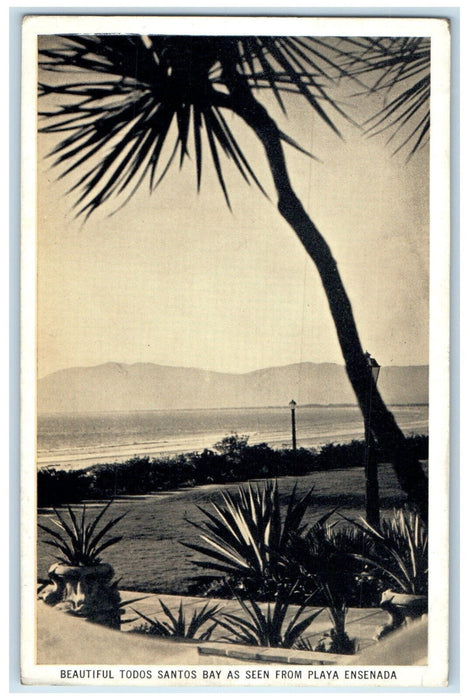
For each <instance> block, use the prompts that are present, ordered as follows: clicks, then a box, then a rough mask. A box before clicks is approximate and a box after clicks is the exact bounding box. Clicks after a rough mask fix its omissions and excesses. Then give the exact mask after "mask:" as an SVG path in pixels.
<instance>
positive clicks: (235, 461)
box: [37, 435, 428, 507]
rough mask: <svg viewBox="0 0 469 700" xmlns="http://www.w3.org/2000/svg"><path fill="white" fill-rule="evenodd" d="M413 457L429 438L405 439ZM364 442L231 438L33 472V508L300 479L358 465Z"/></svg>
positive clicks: (424, 456) (424, 452) (422, 454)
mask: <svg viewBox="0 0 469 700" xmlns="http://www.w3.org/2000/svg"><path fill="white" fill-rule="evenodd" d="M408 443H409V448H411V449H412V450H413V451H414V453H415V455H416V457H418V458H419V459H427V457H428V438H427V437H426V436H416V437H412V438H408ZM363 455H364V442H363V441H359V440H354V441H352V442H350V443H347V444H344V445H336V444H328V445H324V446H323V447H322V448H320V449H319V450H308V449H303V448H301V449H298V450H296V452H294V451H293V450H274V449H272V448H271V447H269V446H268V445H267V444H266V443H261V444H258V445H252V446H251V445H248V438H247V436H238V435H231V436H228V437H226V438H224V439H223V440H221V441H220V442H219V443H217V444H216V445H214V448H213V449H212V450H209V449H206V450H204V451H203V452H192V453H190V454H182V455H178V456H176V457H159V458H153V459H150V457H134V458H132V459H129V460H127V461H126V462H121V463H114V464H99V465H96V466H93V467H89V468H87V469H79V470H73V471H66V470H60V469H55V468H52V467H48V468H44V469H41V470H40V471H39V472H38V491H37V496H38V506H39V507H44V506H56V505H60V504H64V503H79V502H80V501H82V500H84V499H88V498H109V497H112V496H117V495H137V494H145V493H149V492H152V491H161V490H167V489H175V488H179V487H183V486H196V485H199V484H214V483H215V484H225V483H230V482H233V481H246V480H248V479H256V478H275V477H278V476H285V475H293V476H295V475H298V476H301V475H304V474H308V473H310V472H313V471H324V470H328V469H338V468H340V469H345V468H351V467H357V466H360V465H362V464H363Z"/></svg>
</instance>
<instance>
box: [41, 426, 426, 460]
mask: <svg viewBox="0 0 469 700" xmlns="http://www.w3.org/2000/svg"><path fill="white" fill-rule="evenodd" d="M402 430H403V432H404V434H405V435H406V436H407V437H408V436H412V435H418V434H428V422H427V421H419V422H417V421H414V422H413V424H412V426H409V427H407V428H406V427H405V426H402ZM225 436H226V434H223V435H221V434H219V433H216V434H212V435H207V434H205V435H204V436H201V437H200V438H197V437H196V436H188V437H187V438H186V439H185V440H184V439H181V438H179V439H177V438H176V439H172V440H160V441H156V442H154V443H153V442H152V443H140V444H132V445H121V446H118V445H116V446H109V447H102V448H97V449H96V450H93V451H90V450H86V452H83V451H79V450H76V451H75V450H73V451H70V452H68V453H67V452H66V453H64V451H63V450H61V451H60V452H59V451H57V454H51V453H47V454H44V453H41V451H39V452H38V456H37V460H36V465H37V469H49V468H54V469H64V470H68V471H69V470H73V469H87V468H89V467H92V466H96V465H99V464H118V463H122V462H126V461H128V460H129V459H133V458H134V457H135V458H137V457H138V458H143V457H149V458H150V459H154V458H169V457H176V456H179V455H185V454H190V453H192V452H202V451H203V450H204V449H213V445H214V444H215V443H216V442H217V441H218V440H220V439H222V438H223V437H225ZM262 437H267V438H269V436H258V438H256V435H255V434H254V435H251V436H250V438H251V439H252V441H251V440H250V443H249V444H250V445H251V446H254V445H256V444H261V443H264V442H266V443H267V444H268V445H269V447H271V448H272V449H274V450H282V449H291V436H290V435H289V434H287V433H286V434H284V435H281V436H275V437H272V438H271V439H262ZM354 440H364V435H363V430H356V429H354V428H350V429H349V430H343V431H341V432H340V433H337V432H335V431H334V432H332V431H331V432H330V433H329V432H328V433H324V432H323V433H321V435H309V436H304V435H303V436H302V435H301V434H300V435H299V436H297V447H298V449H302V448H303V449H309V450H312V449H319V448H321V447H323V446H324V445H327V444H330V443H333V444H340V445H345V444H348V443H350V442H352V441H354Z"/></svg>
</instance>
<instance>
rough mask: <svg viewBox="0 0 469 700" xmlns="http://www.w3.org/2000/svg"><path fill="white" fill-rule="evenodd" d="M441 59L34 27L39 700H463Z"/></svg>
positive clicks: (31, 355)
mask: <svg viewBox="0 0 469 700" xmlns="http://www.w3.org/2000/svg"><path fill="white" fill-rule="evenodd" d="M449 49H450V26H449V23H448V22H447V21H446V20H441V19H425V18H419V19H415V18H414V19H398V18H392V17H389V18H386V19H381V18H380V19H378V18H374V19H373V18H369V19H360V18H347V17H342V18H339V17H337V18H327V19H326V18H314V17H303V18H293V17H282V18H278V17H277V18H274V17H271V18H262V20H261V19H260V18H253V17H244V18H242V17H225V18H223V17H218V18H217V17H157V16H153V17H144V16H142V17H137V16H131V17H130V16H129V17H117V16H107V17H106V16H101V17H92V16H59V15H57V16H53V15H51V16H40V15H38V16H31V17H26V18H25V20H24V23H23V66H22V77H23V93H22V170H23V181H22V182H23V185H22V357H21V363H22V387H21V401H22V450H21V461H22V464H21V469H22V493H21V509H22V555H21V556H22V574H21V576H22V601H21V602H22V621H21V653H22V662H21V666H22V669H21V671H22V682H23V683H24V684H26V685H38V686H41V685H45V684H49V685H63V686H74V685H88V686H98V685H104V686H106V685H108V686H142V687H151V686H161V687H164V688H167V687H175V688H177V687H185V688H188V687H192V686H193V687H199V686H204V685H205V686H219V687H220V688H221V687H223V686H227V687H230V688H233V687H236V686H237V687H244V686H250V687H262V686H283V687H289V688H291V689H294V688H295V687H298V688H305V687H317V686H324V687H327V686H329V687H330V686H335V687H337V688H341V687H348V686H351V687H360V686H376V687H380V686H384V687H387V688H392V687H396V688H398V687H412V686H416V687H421V686H423V687H431V686H444V685H446V684H447V682H448V604H449V601H448V571H449V568H448V526H449V495H448V494H449V487H448V483H449V366H448V352H449V326H448V324H449V241H450V231H449Z"/></svg>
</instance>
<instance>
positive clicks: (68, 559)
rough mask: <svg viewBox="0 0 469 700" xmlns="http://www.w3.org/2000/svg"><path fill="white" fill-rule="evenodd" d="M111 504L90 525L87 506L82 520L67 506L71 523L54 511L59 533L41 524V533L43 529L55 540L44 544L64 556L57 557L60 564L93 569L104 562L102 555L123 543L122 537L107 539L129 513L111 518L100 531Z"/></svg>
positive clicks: (83, 511) (84, 508) (48, 540)
mask: <svg viewBox="0 0 469 700" xmlns="http://www.w3.org/2000/svg"><path fill="white" fill-rule="evenodd" d="M111 503H112V501H109V503H107V504H106V505H105V506H104V508H103V509H102V510H101V511H100V512H99V513H98V514H97V515H96V517H95V518H93V519H92V520H91V521H89V522H86V506H85V505H84V506H83V509H82V512H81V516H79V517H77V515H76V514H75V513H74V511H73V510H72V508H70V506H67V511H68V514H69V516H70V522H67V521H66V520H65V518H63V517H62V515H61V514H60V513H59V511H58V510H57V509H56V508H54V513H55V516H56V518H57V520H55V521H54V523H55V525H57V526H58V527H59V528H60V530H54V529H52V528H50V527H48V526H46V525H42V524H40V523H39V527H40V528H41V530H44V532H46V533H47V534H48V535H50V536H51V537H52V539H46V540H43V542H44V543H45V544H48V545H50V546H51V547H54V548H55V549H58V550H59V551H60V552H61V553H62V556H59V557H58V560H59V562H61V563H63V564H69V565H70V566H94V565H95V564H99V563H100V562H101V559H100V556H99V555H100V554H101V552H103V551H104V550H105V549H107V548H108V547H111V546H112V545H114V544H117V542H120V540H121V539H122V536H115V537H109V538H108V539H104V538H105V537H106V535H107V533H108V532H109V531H110V530H111V529H112V528H113V527H115V526H116V525H117V523H118V522H119V521H120V520H122V518H123V517H125V515H127V513H123V514H122V515H119V516H118V517H117V518H112V519H111V520H109V521H108V522H107V523H106V524H105V525H101V526H100V527H99V528H98V525H99V524H100V521H101V519H102V518H103V516H104V514H105V513H106V511H107V510H108V508H109V507H110V505H111Z"/></svg>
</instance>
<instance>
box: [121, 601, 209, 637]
mask: <svg viewBox="0 0 469 700" xmlns="http://www.w3.org/2000/svg"><path fill="white" fill-rule="evenodd" d="M158 602H159V604H160V605H161V608H162V610H163V613H164V615H165V617H166V619H165V620H160V619H158V618H150V617H148V616H147V615H144V613H141V612H139V611H138V610H134V609H133V608H132V610H134V612H135V613H137V615H138V616H139V617H140V618H141V619H142V620H144V621H145V623H146V624H145V625H144V626H143V627H142V628H139V629H137V630H135V631H136V632H144V633H145V634H151V635H155V636H157V637H178V638H180V639H197V640H198V641H201V642H206V641H208V640H209V639H210V637H211V636H212V632H213V630H214V629H215V627H216V626H217V624H218V622H217V621H216V620H215V616H216V614H217V613H218V612H219V609H220V608H219V607H218V606H217V605H214V606H209V603H206V604H205V605H204V607H203V608H201V609H200V610H194V612H193V614H192V618H191V619H190V621H188V620H187V619H186V614H185V612H184V606H183V604H182V600H181V602H180V604H179V609H178V614H177V617H175V616H174V615H173V613H172V612H171V610H170V609H169V608H168V606H167V605H165V604H164V603H163V601H162V600H161V599H158ZM212 620H213V621H214V622H213V624H211V625H210V626H209V627H207V628H206V629H205V630H204V631H203V632H201V628H202V627H204V625H206V624H207V623H208V622H210V621H212Z"/></svg>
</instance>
